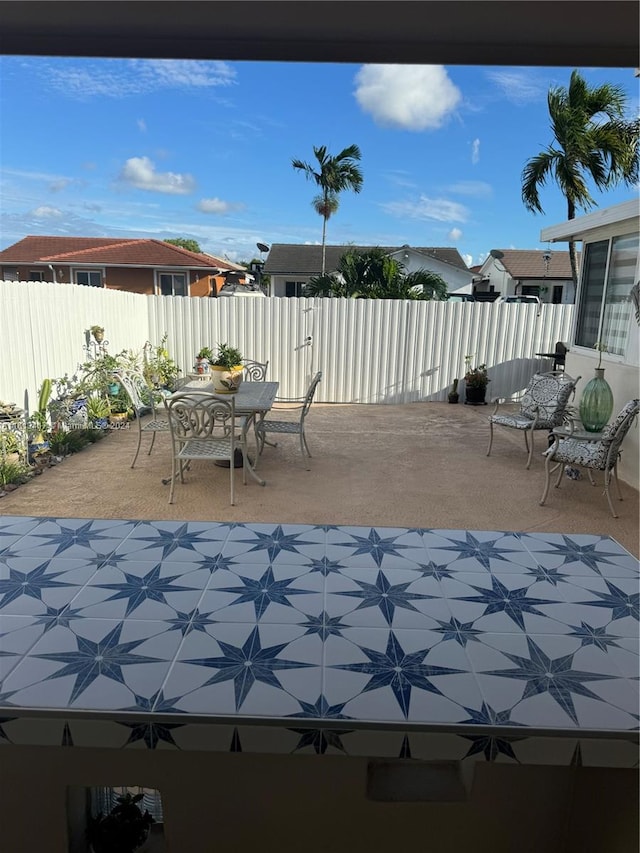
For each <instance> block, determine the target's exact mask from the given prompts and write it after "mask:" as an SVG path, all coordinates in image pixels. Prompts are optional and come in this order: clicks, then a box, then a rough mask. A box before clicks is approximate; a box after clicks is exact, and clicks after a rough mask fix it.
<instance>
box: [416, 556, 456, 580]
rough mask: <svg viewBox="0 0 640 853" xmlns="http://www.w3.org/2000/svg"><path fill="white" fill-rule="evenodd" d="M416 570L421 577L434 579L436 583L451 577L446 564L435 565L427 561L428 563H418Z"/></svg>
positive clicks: (449, 569) (431, 561) (449, 567)
mask: <svg viewBox="0 0 640 853" xmlns="http://www.w3.org/2000/svg"><path fill="white" fill-rule="evenodd" d="M418 568H419V569H420V571H421V572H422V574H423V575H425V576H426V577H432V578H435V580H437V581H441V580H442V579H443V578H450V577H453V571H452V570H451V566H450V565H449V564H448V563H435V562H434V561H433V560H429V562H428V563H418Z"/></svg>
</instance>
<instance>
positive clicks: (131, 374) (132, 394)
mask: <svg viewBox="0 0 640 853" xmlns="http://www.w3.org/2000/svg"><path fill="white" fill-rule="evenodd" d="M117 380H118V382H120V384H121V385H122V387H123V388H124V390H125V391H126V393H127V396H128V397H129V400H130V401H131V405H132V407H133V410H134V412H135V415H136V423H137V424H138V444H137V446H136V452H135V454H134V456H133V462H132V463H131V467H132V468H133V466H134V465H135V464H136V460H137V458H138V454H139V453H140V445H141V443H142V435H143V433H151V443H150V444H149V451H148V454H147V455H149V456H150V455H151V451H152V450H153V445H154V443H155V440H156V434H157V433H159V432H163V433H168V432H169V421H168V420H167V419H166V418H165V417H163V416H162V415H159V414H158V411H157V408H156V399H155V397H154V393H153V389H152V388H150V387H149V385H148V384H147V381H146V379H145V378H144V375H143V374H142V373H140V372H138V371H136V370H122V371H120V372H119V373H118V374H117ZM147 414H151V418H150V420H147V421H145V423H144V424H143V423H142V416H143V415H147Z"/></svg>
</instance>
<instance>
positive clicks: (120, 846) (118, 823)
mask: <svg viewBox="0 0 640 853" xmlns="http://www.w3.org/2000/svg"><path fill="white" fill-rule="evenodd" d="M141 799H142V794H131V793H126V794H124V796H122V797H118V799H117V802H118V804H117V805H116V806H114V807H113V808H112V809H111V811H110V812H109V814H107V815H105V814H103V813H102V812H100V814H98V816H97V817H95V818H91V819H90V821H89V825H88V827H87V840H88V841H89V843H90V844H91V845H92V847H93V849H94V851H95V853H133V851H135V850H137V849H138V848H139V847H140V846H141V845H142V844H144V842H145V841H146V840H147V836H148V835H149V830H150V829H151V824H152V823H154V819H153V817H152V816H151V815H150V814H149V812H148V811H147V810H146V809H145V811H144V812H142V810H141V809H140V807H139V806H138V803H139V802H140V800H141Z"/></svg>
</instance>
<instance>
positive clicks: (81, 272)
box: [73, 267, 105, 287]
mask: <svg viewBox="0 0 640 853" xmlns="http://www.w3.org/2000/svg"><path fill="white" fill-rule="evenodd" d="M79 275H86V276H87V277H88V279H89V281H87V283H86V284H85V283H84V282H80V281H78V276H79ZM95 276H100V284H91V281H90V279H91V278H92V277H95ZM73 281H74V283H75V284H78V285H80V286H81V287H104V286H105V285H104V269H96V268H95V267H94V268H93V269H82V268H78V269H74V270H73Z"/></svg>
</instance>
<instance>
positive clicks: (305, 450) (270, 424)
mask: <svg viewBox="0 0 640 853" xmlns="http://www.w3.org/2000/svg"><path fill="white" fill-rule="evenodd" d="M321 379H322V371H318V373H316V375H315V376H314V377H313V379H312V380H311V383H310V385H309V387H308V388H307V392H306V394H305V395H304V397H276V401H275V402H276V404H279V403H283V404H287V405H288V406H289V405H290V408H288V411H293V412H294V413H296V412H298V413H299V414H298V415H297V417H296V419H295V420H293V419H292V420H272V419H271V418H264V419H263V420H260V421H258V423H257V425H256V429H257V434H258V443H259V452H260V453H262V451H263V450H264V446H265V444H269V445H271V446H272V447H277V442H273V441H267V435H268V434H270V433H277V434H279V435H298V436H300V451H301V453H302V458H303V459H305V461H306V458H307V457H311V451H310V450H309V445H308V444H307V438H306V436H305V432H304V421H305V418H306V417H307V414H308V413H309V409H310V408H311V403H312V402H313V397H314V394H315V393H316V388H317V387H318V384H319V382H320V380H321ZM309 470H310V468H309V463H308V462H307V471H309Z"/></svg>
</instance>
